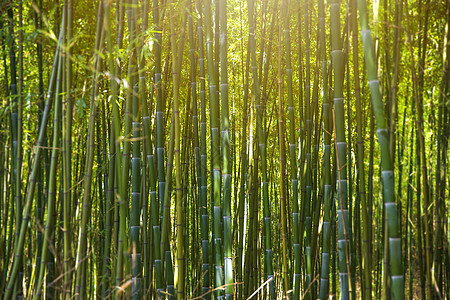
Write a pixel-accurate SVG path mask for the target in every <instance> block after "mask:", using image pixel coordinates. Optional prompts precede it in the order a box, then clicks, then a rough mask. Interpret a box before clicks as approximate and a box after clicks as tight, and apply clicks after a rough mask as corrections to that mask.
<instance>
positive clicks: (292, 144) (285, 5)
mask: <svg viewBox="0 0 450 300" xmlns="http://www.w3.org/2000/svg"><path fill="white" fill-rule="evenodd" d="M282 11H283V16H284V17H283V20H284V48H285V49H284V51H285V53H286V55H285V57H286V76H287V92H288V94H287V97H288V112H289V160H290V166H291V168H290V177H291V189H292V227H293V230H292V235H293V241H292V244H293V250H294V267H293V269H294V282H293V287H294V294H293V297H294V299H297V298H298V297H299V295H300V279H301V274H300V265H301V263H300V261H301V257H300V243H299V237H300V235H299V232H298V223H299V207H298V177H297V174H298V173H297V172H298V170H297V151H296V150H297V149H296V137H295V132H296V128H295V107H294V99H293V98H294V96H293V90H292V65H291V36H290V28H289V1H288V0H284V1H283V2H282ZM280 101H281V99H280ZM280 143H281V142H280ZM282 174H283V172H282Z"/></svg>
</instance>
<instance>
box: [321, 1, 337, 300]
mask: <svg viewBox="0 0 450 300" xmlns="http://www.w3.org/2000/svg"><path fill="white" fill-rule="evenodd" d="M318 10H319V44H320V46H319V47H320V60H321V68H322V93H323V97H322V114H323V117H322V123H323V125H322V126H323V127H322V128H323V172H322V174H323V175H322V176H323V177H324V181H323V228H322V262H321V263H322V265H321V271H320V287H319V298H320V299H323V300H326V299H328V297H329V290H330V256H331V254H330V247H331V243H330V237H331V210H332V181H331V157H330V156H331V136H332V130H333V128H332V127H331V105H332V104H331V103H330V98H329V92H328V62H327V57H326V41H325V36H326V32H325V23H326V20H325V7H324V0H320V1H319V5H318Z"/></svg>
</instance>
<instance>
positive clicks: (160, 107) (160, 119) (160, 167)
mask: <svg viewBox="0 0 450 300" xmlns="http://www.w3.org/2000/svg"><path fill="white" fill-rule="evenodd" d="M159 10H160V7H159V1H158V0H153V26H154V29H155V32H154V34H153V38H154V40H155V43H154V56H155V67H154V85H155V98H156V124H155V127H156V165H157V171H158V174H157V175H158V196H159V203H160V204H159V205H156V204H155V205H153V208H155V209H156V211H153V212H152V213H153V218H152V222H153V223H152V227H153V239H154V241H153V245H154V247H153V252H154V253H153V254H154V258H155V262H154V264H155V285H156V290H157V291H158V297H162V294H161V293H162V291H163V285H164V279H163V274H164V265H163V263H162V262H163V259H162V254H163V253H164V252H161V250H160V242H161V225H162V214H163V207H164V206H163V205H164V191H165V189H166V183H165V181H166V180H165V172H164V102H163V101H164V100H163V97H162V77H161V46H162V45H161V44H162V32H161V28H160V17H159ZM158 208H159V209H158ZM158 211H159V212H160V215H159V217H158V218H155V214H157V213H158Z"/></svg>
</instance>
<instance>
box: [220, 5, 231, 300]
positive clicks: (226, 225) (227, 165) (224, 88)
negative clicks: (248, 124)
mask: <svg viewBox="0 0 450 300" xmlns="http://www.w3.org/2000/svg"><path fill="white" fill-rule="evenodd" d="M219 3H220V9H219V16H220V95H221V101H222V162H223V165H222V182H223V192H222V197H223V238H224V240H223V256H224V267H225V268H224V269H225V270H224V271H225V299H227V300H228V299H233V294H234V293H233V290H234V289H233V281H234V279H233V278H234V277H233V257H232V256H233V240H232V237H233V232H232V227H233V224H232V220H233V219H232V217H231V181H232V161H231V156H230V134H229V130H230V120H229V113H228V106H229V104H228V103H229V102H228V48H227V46H228V45H227V0H220V2H219Z"/></svg>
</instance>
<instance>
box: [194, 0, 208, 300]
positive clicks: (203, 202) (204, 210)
mask: <svg viewBox="0 0 450 300" xmlns="http://www.w3.org/2000/svg"><path fill="white" fill-rule="evenodd" d="M197 5H198V6H197V14H198V19H199V20H200V22H198V28H197V31H198V45H199V51H198V60H199V67H200V70H199V75H200V155H201V157H200V160H201V161H200V164H201V166H200V170H199V172H200V175H201V182H200V186H201V187H200V228H201V229H200V231H201V240H202V278H203V286H202V295H205V296H204V297H205V298H206V299H209V298H210V294H208V292H209V290H210V276H211V275H210V274H211V271H210V262H209V254H210V250H209V215H208V202H207V201H208V200H207V197H208V176H207V160H208V156H207V150H206V130H207V129H206V124H207V123H206V79H205V78H206V75H205V47H204V41H203V26H202V17H201V16H202V8H201V2H198V4H197Z"/></svg>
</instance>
